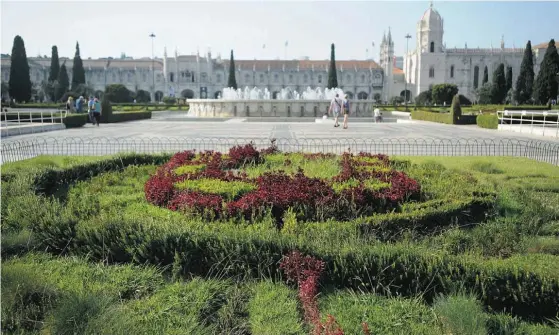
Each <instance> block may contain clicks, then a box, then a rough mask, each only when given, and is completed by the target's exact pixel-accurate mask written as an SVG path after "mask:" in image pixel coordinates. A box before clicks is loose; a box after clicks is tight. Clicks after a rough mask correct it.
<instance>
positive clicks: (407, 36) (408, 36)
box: [404, 34, 411, 111]
mask: <svg viewBox="0 0 559 335" xmlns="http://www.w3.org/2000/svg"><path fill="white" fill-rule="evenodd" d="M405 38H406V58H408V42H409V41H410V38H411V35H410V34H406V36H405ZM406 60H407V62H406V64H405V67H406V68H405V69H404V100H405V101H404V105H405V106H406V111H407V110H408V78H407V77H408V76H407V73H406V72H407V71H406V70H407V68H408V67H409V66H408V64H409V59H406ZM410 95H411V94H410Z"/></svg>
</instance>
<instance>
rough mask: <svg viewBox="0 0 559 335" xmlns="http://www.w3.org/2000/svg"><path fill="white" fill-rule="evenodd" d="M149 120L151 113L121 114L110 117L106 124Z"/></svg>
mask: <svg viewBox="0 0 559 335" xmlns="http://www.w3.org/2000/svg"><path fill="white" fill-rule="evenodd" d="M145 119H151V112H121V113H115V112H113V114H112V115H111V117H110V118H109V122H108V123H117V122H126V121H135V120H145Z"/></svg>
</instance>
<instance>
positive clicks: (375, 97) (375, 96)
mask: <svg viewBox="0 0 559 335" xmlns="http://www.w3.org/2000/svg"><path fill="white" fill-rule="evenodd" d="M380 98H381V95H380V93H375V94H373V99H375V101H376V102H379V101H380Z"/></svg>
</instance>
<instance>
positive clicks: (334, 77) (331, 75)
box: [328, 43, 338, 89]
mask: <svg viewBox="0 0 559 335" xmlns="http://www.w3.org/2000/svg"><path fill="white" fill-rule="evenodd" d="M337 87H338V74H337V72H336V50H335V46H334V43H332V45H331V46H330V67H329V68H328V88H329V89H333V88H337Z"/></svg>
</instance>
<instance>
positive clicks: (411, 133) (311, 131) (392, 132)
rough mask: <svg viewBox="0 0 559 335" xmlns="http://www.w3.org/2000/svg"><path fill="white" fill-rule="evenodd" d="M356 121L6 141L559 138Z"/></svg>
mask: <svg viewBox="0 0 559 335" xmlns="http://www.w3.org/2000/svg"><path fill="white" fill-rule="evenodd" d="M363 121H364V120H360V122H351V120H350V123H349V129H342V127H339V128H334V127H333V126H332V124H330V123H325V124H321V123H315V122H312V121H311V120H309V121H308V122H262V121H260V120H259V119H256V118H255V119H251V120H249V121H247V120H246V119H227V120H218V121H208V120H207V119H205V120H203V121H199V120H197V119H190V120H169V119H167V118H157V117H155V118H153V119H151V120H142V121H133V122H124V123H113V124H102V125H101V126H100V127H94V126H92V125H91V124H87V125H85V126H84V127H82V128H74V129H65V130H57V131H50V132H44V133H38V134H28V135H20V136H10V137H7V138H3V139H2V141H4V142H11V141H21V140H25V139H32V138H56V139H58V140H61V139H64V138H76V137H79V138H83V139H87V138H92V137H106V138H164V137H180V138H222V139H267V138H282V139H293V140H305V139H375V140H376V139H400V138H405V139H427V138H435V139H449V140H451V139H504V138H514V139H525V140H542V141H551V142H558V141H557V140H554V139H550V138H543V137H541V136H536V135H530V134H521V133H514V132H508V131H496V130H488V129H482V128H479V127H477V126H476V125H468V126H450V125H445V124H439V123H432V122H420V121H416V122H413V123H395V122H387V123H373V122H367V121H366V122H363Z"/></svg>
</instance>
